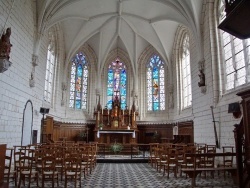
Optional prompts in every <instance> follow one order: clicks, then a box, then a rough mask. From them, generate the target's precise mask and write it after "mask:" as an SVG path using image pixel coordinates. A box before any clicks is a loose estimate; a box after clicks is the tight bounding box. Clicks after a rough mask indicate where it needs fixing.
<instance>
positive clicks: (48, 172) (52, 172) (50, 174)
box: [41, 156, 58, 188]
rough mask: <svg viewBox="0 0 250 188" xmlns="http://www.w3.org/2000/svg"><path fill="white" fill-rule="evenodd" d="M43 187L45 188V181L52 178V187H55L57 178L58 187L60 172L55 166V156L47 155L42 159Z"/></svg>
mask: <svg viewBox="0 0 250 188" xmlns="http://www.w3.org/2000/svg"><path fill="white" fill-rule="evenodd" d="M41 175H42V188H44V182H45V181H46V180H50V181H51V182H52V187H53V188H54V184H55V180H57V187H58V172H57V171H56V167H55V157H53V156H45V157H43V159H42V173H41Z"/></svg>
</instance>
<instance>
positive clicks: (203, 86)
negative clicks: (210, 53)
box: [198, 59, 206, 93]
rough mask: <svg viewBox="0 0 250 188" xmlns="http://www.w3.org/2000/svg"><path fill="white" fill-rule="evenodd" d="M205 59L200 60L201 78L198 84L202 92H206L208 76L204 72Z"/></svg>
mask: <svg viewBox="0 0 250 188" xmlns="http://www.w3.org/2000/svg"><path fill="white" fill-rule="evenodd" d="M204 67H205V60H204V59H202V60H201V61H199V78H200V81H199V82H198V86H199V87H200V88H201V92H202V93H206V77H205V73H204Z"/></svg>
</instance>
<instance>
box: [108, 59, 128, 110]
mask: <svg viewBox="0 0 250 188" xmlns="http://www.w3.org/2000/svg"><path fill="white" fill-rule="evenodd" d="M115 96H117V97H118V98H119V100H120V102H121V109H125V107H126V103H127V100H126V96H127V72H126V66H125V64H124V63H123V62H120V60H119V59H118V58H117V59H116V61H115V62H112V63H110V64H109V66H108V78H107V108H108V109H111V108H112V101H113V98H114V97H115Z"/></svg>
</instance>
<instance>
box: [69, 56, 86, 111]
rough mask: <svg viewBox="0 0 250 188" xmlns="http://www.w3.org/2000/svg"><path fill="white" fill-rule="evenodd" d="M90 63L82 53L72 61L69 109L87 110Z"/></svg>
mask: <svg viewBox="0 0 250 188" xmlns="http://www.w3.org/2000/svg"><path fill="white" fill-rule="evenodd" d="M88 74H89V70H88V62H87V60H86V57H85V55H84V54H83V53H82V52H80V53H78V54H76V55H75V57H74V58H73V59H72V66H71V79H70V98H69V107H70V108H75V109H87V93H88Z"/></svg>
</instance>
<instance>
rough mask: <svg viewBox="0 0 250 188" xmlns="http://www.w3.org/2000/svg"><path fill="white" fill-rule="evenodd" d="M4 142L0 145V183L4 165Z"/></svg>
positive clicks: (0, 182)
mask: <svg viewBox="0 0 250 188" xmlns="http://www.w3.org/2000/svg"><path fill="white" fill-rule="evenodd" d="M5 153H6V144H1V145H0V185H1V184H2V183H3V178H4V166H5Z"/></svg>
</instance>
